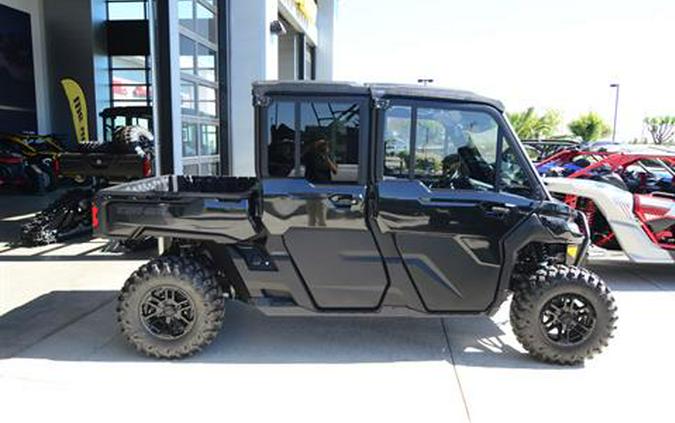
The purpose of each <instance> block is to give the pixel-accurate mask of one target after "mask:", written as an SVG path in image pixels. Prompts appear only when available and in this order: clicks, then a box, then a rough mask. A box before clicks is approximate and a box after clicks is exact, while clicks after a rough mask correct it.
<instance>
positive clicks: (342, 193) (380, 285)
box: [92, 82, 617, 364]
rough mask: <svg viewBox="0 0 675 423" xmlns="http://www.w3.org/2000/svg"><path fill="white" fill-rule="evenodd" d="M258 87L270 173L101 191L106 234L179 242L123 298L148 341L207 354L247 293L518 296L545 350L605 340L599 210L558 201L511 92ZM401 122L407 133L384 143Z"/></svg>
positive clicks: (342, 312) (97, 208) (565, 356)
mask: <svg viewBox="0 0 675 423" xmlns="http://www.w3.org/2000/svg"><path fill="white" fill-rule="evenodd" d="M253 91H254V104H255V116H256V119H257V124H256V128H257V130H256V142H257V147H258V148H257V149H256V152H257V157H256V174H257V177H255V178H235V177H225V176H223V177H197V176H175V175H174V176H171V175H167V176H158V177H154V178H150V179H144V180H139V181H135V182H130V183H127V184H122V185H117V186H113V187H110V188H107V189H104V190H102V191H99V192H98V193H97V194H96V196H95V204H94V206H93V209H92V220H93V226H94V228H95V233H96V235H98V236H103V237H108V238H112V239H135V238H137V237H139V236H155V237H163V238H165V239H166V241H167V242H166V245H167V248H166V250H165V252H164V254H162V255H161V256H160V257H157V258H155V259H153V260H151V261H150V262H149V263H147V264H145V265H143V266H141V267H140V268H139V269H138V270H137V271H136V272H134V273H133V274H132V275H131V276H130V277H129V279H128V280H127V282H126V284H125V286H124V288H123V289H122V292H121V295H120V297H119V303H118V319H119V323H120V326H121V329H122V332H123V333H124V335H125V336H126V337H127V339H128V340H129V342H130V343H132V344H133V345H134V346H135V347H136V348H137V349H138V350H140V351H142V352H144V353H146V354H148V355H151V356H155V357H162V358H180V357H185V356H188V355H191V354H193V353H195V352H197V351H199V350H201V349H202V348H204V347H205V346H206V345H208V344H209V343H210V342H211V341H212V340H213V338H215V336H216V334H217V333H218V330H219V329H220V327H221V325H222V324H223V321H224V319H225V308H226V307H227V304H228V301H232V300H236V301H241V302H244V303H247V304H250V305H253V306H255V307H257V308H259V309H260V310H261V311H262V312H264V313H266V314H268V315H270V316H291V315H303V316H324V315H329V316H348V317H352V316H371V315H377V316H415V317H433V318H439V317H443V316H454V315H484V314H492V313H494V312H495V311H496V310H497V309H498V308H499V307H500V305H501V304H502V303H503V302H504V301H505V300H506V298H507V297H508V295H509V294H510V293H513V301H512V302H511V324H512V327H513V330H514V332H515V333H516V336H517V338H518V340H519V341H520V342H521V343H522V344H523V346H524V347H525V349H526V350H527V351H529V352H530V354H531V355H532V356H534V357H535V358H537V359H540V360H543V361H547V362H552V363H559V364H576V363H581V362H583V361H584V360H585V359H588V358H591V357H592V356H593V355H595V354H596V353H598V352H600V350H601V349H602V348H603V347H605V346H606V345H607V342H608V341H609V339H610V338H611V337H612V334H613V332H614V329H615V322H616V319H617V316H616V306H615V303H614V298H613V297H612V294H611V293H610V291H609V289H608V288H607V286H606V285H605V283H604V282H603V281H602V280H601V279H600V277H598V276H597V275H595V274H593V273H592V272H590V271H588V270H586V269H584V268H581V267H579V264H580V261H581V260H582V258H583V257H584V255H585V252H586V248H587V246H588V244H589V238H588V226H587V224H586V221H585V218H584V216H583V214H581V213H578V212H576V211H575V210H573V209H572V208H570V207H568V206H566V205H564V204H561V203H559V202H556V201H553V200H552V198H551V197H550V195H549V194H548V192H547V191H546V190H545V188H544V186H543V185H542V183H541V181H540V179H539V178H538V176H537V174H536V172H535V170H534V169H533V168H532V166H531V165H530V164H529V162H528V160H527V157H526V156H525V153H524V151H523V149H522V146H521V145H520V143H519V142H518V140H517V138H516V136H515V135H514V134H513V132H512V131H511V129H510V128H509V125H508V124H507V123H506V121H505V118H504V115H503V110H504V109H503V106H502V104H501V103H500V102H498V101H494V100H490V99H487V98H484V97H480V96H477V95H474V94H472V93H467V92H458V91H450V90H443V89H437V88H425V87H420V86H400V85H353V84H338V83H316V82H313V83H304V82H293V83H290V82H268V83H257V84H255V85H254V90H253ZM282 127H287V128H289V129H290V132H289V131H288V130H284V131H280V130H279V128H282ZM429 128H433V130H430V129H429ZM394 132H396V133H397V134H398V135H397V136H398V137H399V139H400V140H402V142H403V143H404V145H403V146H402V147H401V148H396V149H391V148H385V134H392V133H394ZM289 142H291V143H292V146H293V148H292V151H293V154H288V151H287V150H288V149H287V148H277V147H278V145H283V146H288V143H289ZM389 155H392V157H396V158H397V160H395V161H394V160H388V158H389V157H388V156H389ZM391 163H396V165H395V166H393V167H390V166H389V165H390V164H391Z"/></svg>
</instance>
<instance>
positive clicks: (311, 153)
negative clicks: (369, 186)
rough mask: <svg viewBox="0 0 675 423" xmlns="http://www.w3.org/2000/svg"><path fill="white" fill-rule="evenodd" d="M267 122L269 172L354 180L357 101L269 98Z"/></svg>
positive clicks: (313, 178) (318, 179)
mask: <svg viewBox="0 0 675 423" xmlns="http://www.w3.org/2000/svg"><path fill="white" fill-rule="evenodd" d="M267 123H268V125H267V127H268V128H269V144H268V146H267V171H268V173H269V175H270V176H272V177H278V178H286V177H300V178H305V179H307V180H308V181H310V182H313V183H331V182H347V183H351V182H356V181H357V180H358V174H359V139H360V106H359V103H349V102H325V101H324V102H321V101H317V102H307V101H305V102H292V101H289V102H274V103H273V104H272V105H271V106H270V107H269V109H268V122H267Z"/></svg>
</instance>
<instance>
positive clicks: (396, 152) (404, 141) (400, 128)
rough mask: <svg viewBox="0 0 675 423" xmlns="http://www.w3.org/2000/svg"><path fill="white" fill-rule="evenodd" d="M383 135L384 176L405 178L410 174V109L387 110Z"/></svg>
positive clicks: (401, 107) (399, 107)
mask: <svg viewBox="0 0 675 423" xmlns="http://www.w3.org/2000/svg"><path fill="white" fill-rule="evenodd" d="M385 121H386V122H385V133H384V156H385V159H384V175H385V177H387V176H389V177H405V178H407V177H408V175H409V174H410V171H409V168H408V166H409V165H410V130H411V122H412V109H411V108H410V107H405V106H393V107H391V108H389V109H388V110H387V114H386V117H385Z"/></svg>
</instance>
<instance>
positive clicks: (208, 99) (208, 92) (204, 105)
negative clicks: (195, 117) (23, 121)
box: [198, 85, 216, 116]
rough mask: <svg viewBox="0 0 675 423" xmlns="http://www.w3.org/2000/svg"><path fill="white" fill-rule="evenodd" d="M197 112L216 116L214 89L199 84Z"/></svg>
mask: <svg viewBox="0 0 675 423" xmlns="http://www.w3.org/2000/svg"><path fill="white" fill-rule="evenodd" d="M198 90H199V106H198V109H199V113H201V114H204V115H207V116H216V89H215V88H211V87H205V86H203V85H200V86H199V89H198Z"/></svg>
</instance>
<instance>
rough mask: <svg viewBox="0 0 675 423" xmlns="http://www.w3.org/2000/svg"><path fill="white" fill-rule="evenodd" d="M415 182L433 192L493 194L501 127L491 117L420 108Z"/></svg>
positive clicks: (465, 112)
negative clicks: (417, 181)
mask: <svg viewBox="0 0 675 423" xmlns="http://www.w3.org/2000/svg"><path fill="white" fill-rule="evenodd" d="M415 130H416V137H415V138H416V139H415V167H414V170H415V172H414V175H415V179H418V180H421V181H423V182H424V183H425V184H426V185H427V186H429V187H432V188H449V189H468V190H481V191H487V190H493V189H494V180H495V168H496V162H497V160H496V158H497V146H498V137H499V126H498V125H497V122H496V121H495V120H494V119H493V118H492V116H490V115H489V114H487V113H484V112H476V111H465V110H451V109H436V108H419V109H418V110H417V127H416V129H415Z"/></svg>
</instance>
